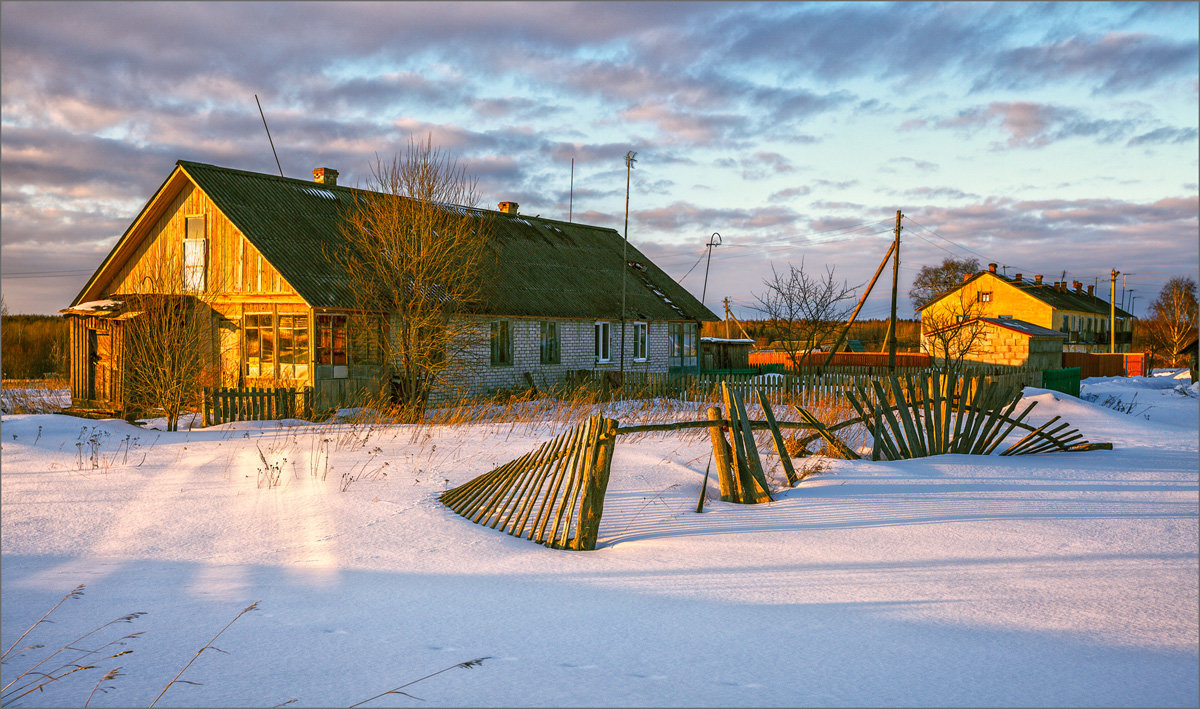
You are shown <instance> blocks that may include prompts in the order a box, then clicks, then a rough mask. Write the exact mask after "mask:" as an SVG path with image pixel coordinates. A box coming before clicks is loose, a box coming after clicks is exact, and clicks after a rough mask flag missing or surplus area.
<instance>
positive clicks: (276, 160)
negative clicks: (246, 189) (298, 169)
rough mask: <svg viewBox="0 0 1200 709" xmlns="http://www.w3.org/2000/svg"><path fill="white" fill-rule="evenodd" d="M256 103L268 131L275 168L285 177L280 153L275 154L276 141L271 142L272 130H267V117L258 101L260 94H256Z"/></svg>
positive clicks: (264, 126)
mask: <svg viewBox="0 0 1200 709" xmlns="http://www.w3.org/2000/svg"><path fill="white" fill-rule="evenodd" d="M254 103H257V104H258V115H259V116H262V122H263V128H266V130H267V141H268V142H269V143H270V144H271V154H272V155H274V156H275V167H277V168H279V176H280V177H283V168H282V167H280V165H279V153H277V152H275V141H273V140H271V129H270V128H267V117H266V115H265V114H264V113H263V110H262V102H261V101H259V100H258V94H254Z"/></svg>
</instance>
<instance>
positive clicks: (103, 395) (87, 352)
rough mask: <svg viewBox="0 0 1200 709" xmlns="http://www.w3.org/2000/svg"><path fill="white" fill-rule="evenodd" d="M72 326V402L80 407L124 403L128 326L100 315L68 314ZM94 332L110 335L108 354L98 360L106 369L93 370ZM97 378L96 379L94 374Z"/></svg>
mask: <svg viewBox="0 0 1200 709" xmlns="http://www.w3.org/2000/svg"><path fill="white" fill-rule="evenodd" d="M68 320H69V321H70V323H71V324H70V328H71V365H70V367H71V371H70V377H71V405H72V406H73V407H75V408H79V409H109V410H113V411H119V410H122V409H124V407H125V396H124V367H123V366H122V365H123V363H124V361H125V341H124V334H125V329H124V327H123V325H122V323H120V322H118V321H113V320H109V319H105V318H98V317H80V316H72V317H69V318H68ZM92 333H97V334H98V335H100V336H105V335H107V336H108V338H109V342H108V357H107V358H106V360H105V361H103V362H100V363H97V366H99V367H101V368H102V369H103V372H99V373H98V372H96V371H94V366H93V356H94V355H95V354H96V353H95V352H94V351H93V347H94V344H93V343H92ZM97 374H98V375H99V376H97V377H96V378H97V380H98V381H97V382H95V383H93V375H97Z"/></svg>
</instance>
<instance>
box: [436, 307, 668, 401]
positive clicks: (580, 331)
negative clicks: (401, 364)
mask: <svg viewBox="0 0 1200 709" xmlns="http://www.w3.org/2000/svg"><path fill="white" fill-rule="evenodd" d="M496 320H507V321H508V322H509V323H510V325H509V327H510V329H511V332H512V340H513V363H512V364H511V365H499V366H495V367H493V366H492V365H491V345H490V332H491V323H492V322H494V321H496ZM543 322H545V320H544V319H536V320H535V319H528V318H474V319H473V324H474V327H476V328H477V332H478V333H479V337H478V338H475V339H476V340H477V344H476V345H475V346H474V347H472V348H471V351H470V352H468V353H466V354H465V355H464V356H462V357H460V359H461V361H462V363H463V368H462V371H461V372H460V373H459V374H458V376H459V377H460V378H463V379H466V380H469V381H468V383H467V385H466V386H465V387H464V393H466V394H468V395H477V394H484V393H487V392H489V391H494V390H496V389H505V388H510V387H525V386H526V381H525V376H524V375H525V373H526V372H528V373H529V374H530V375H531V376H532V377H533V381H534V383H535V384H537V386H538V387H542V388H544V387H549V386H551V385H553V384H555V383H557V382H559V381H562V380H563V379H564V378H565V377H566V376H567V375H569V374H570V373H572V372H574V371H575V370H579V369H586V370H599V371H618V370H620V368H621V351H620V341H621V323H620V321H619V320H613V321H609V322H611V332H612V345H611V348H610V351H611V354H612V360H611V361H610V362H607V363H597V362H596V361H595V334H594V333H595V323H596V321H594V320H555V321H554V322H557V323H558V329H559V339H560V341H561V348H560V353H561V358H560V360H561V361H560V363H559V364H553V365H551V364H542V362H541V324H542V323H543ZM646 335H647V336H646V341H647V347H646V349H647V352H646V359H645V360H644V361H635V360H634V359H633V321H628V322H626V324H625V369H626V371H637V372H666V371H667V363H668V356H669V354H670V352H669V346H670V343H669V342H668V324H667V322H666V321H650V322H648V323H647V333H646ZM448 395H450V393H449V392H435V394H434V397H433V398H434V399H435V400H437V399H442V398H445V397H446V396H448Z"/></svg>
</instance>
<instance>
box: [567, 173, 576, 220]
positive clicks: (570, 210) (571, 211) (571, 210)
mask: <svg viewBox="0 0 1200 709" xmlns="http://www.w3.org/2000/svg"><path fill="white" fill-rule="evenodd" d="M570 195H571V196H570V197H568V198H567V199H568V201H567V221H568V222H574V221H575V158H571V192H570Z"/></svg>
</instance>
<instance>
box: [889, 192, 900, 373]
mask: <svg viewBox="0 0 1200 709" xmlns="http://www.w3.org/2000/svg"><path fill="white" fill-rule="evenodd" d="M900 217H901V214H900V210H899V209H897V210H896V243H895V248H893V249H892V318H891V322H890V324H889V325H888V333H889V337H888V372H891V373H894V372H895V371H896V286H897V284H898V282H899V279H900V230H901V229H902V227H901V226H900Z"/></svg>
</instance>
